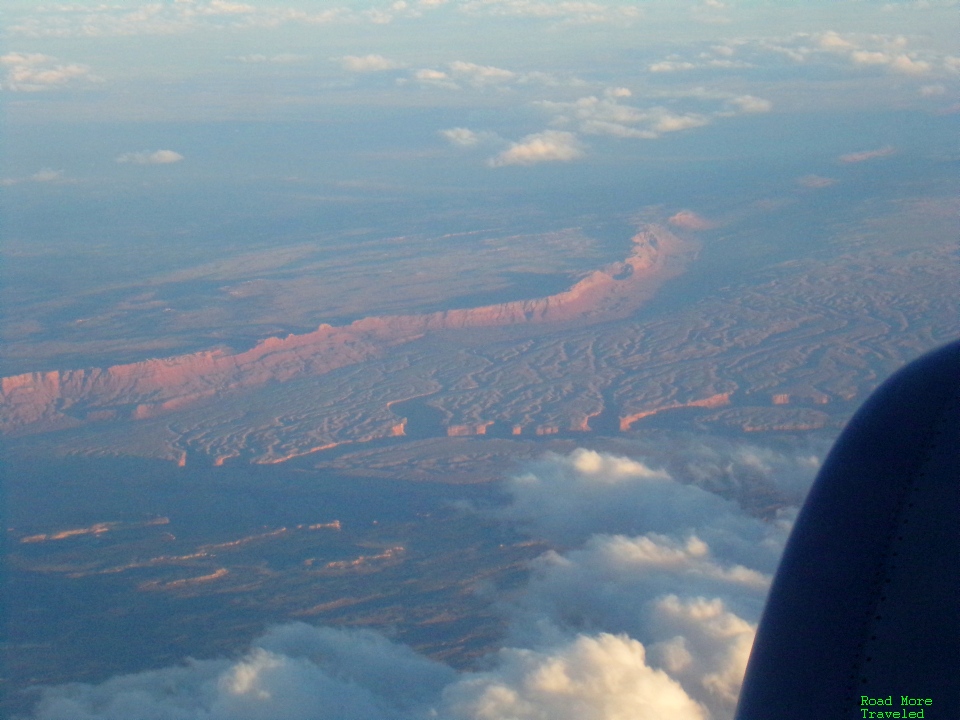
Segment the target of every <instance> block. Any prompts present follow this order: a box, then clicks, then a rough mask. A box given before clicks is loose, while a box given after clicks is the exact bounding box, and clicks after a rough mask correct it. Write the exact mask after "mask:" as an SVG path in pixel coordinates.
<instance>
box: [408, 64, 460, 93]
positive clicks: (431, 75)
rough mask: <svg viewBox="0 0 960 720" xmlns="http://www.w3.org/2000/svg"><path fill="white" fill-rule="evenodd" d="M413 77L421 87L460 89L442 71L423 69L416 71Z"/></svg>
mask: <svg viewBox="0 0 960 720" xmlns="http://www.w3.org/2000/svg"><path fill="white" fill-rule="evenodd" d="M413 77H414V79H415V80H416V81H417V82H418V83H420V84H421V85H425V86H432V87H438V88H446V89H448V90H459V89H460V86H459V85H457V83H455V82H454V81H453V79H452V78H451V77H450V76H449V75H448V74H447V73H445V72H443V70H433V69H431V68H424V69H422V70H417V71H416V72H415V73H414V74H413Z"/></svg>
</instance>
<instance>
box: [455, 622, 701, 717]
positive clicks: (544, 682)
mask: <svg viewBox="0 0 960 720" xmlns="http://www.w3.org/2000/svg"><path fill="white" fill-rule="evenodd" d="M498 660H499V667H498V668H497V670H496V671H494V672H489V673H481V674H478V675H475V676H473V677H470V678H468V679H464V680H462V681H460V682H459V683H457V684H456V685H453V686H452V687H450V688H448V689H447V691H446V692H445V693H444V699H445V701H446V703H447V706H448V708H449V710H450V712H451V715H452V717H454V718H463V719H464V720H466V719H467V718H469V719H471V720H503V719H504V718H511V719H512V720H543V719H544V718H550V719H551V720H608V719H609V718H647V719H649V720H708V718H709V715H708V713H707V712H706V710H705V709H704V708H703V707H701V706H700V705H699V704H698V703H696V702H695V701H693V700H692V699H691V698H690V697H689V696H688V695H687V694H686V692H684V690H683V688H682V687H680V685H679V684H678V683H677V682H676V681H675V680H673V679H672V678H670V676H669V675H667V674H666V673H665V672H663V671H662V670H657V669H655V668H651V667H650V666H649V665H648V664H647V662H646V652H645V649H644V647H643V645H642V644H640V643H639V642H637V641H636V640H633V639H631V638H629V637H626V636H624V635H610V634H606V633H601V634H599V635H597V636H595V637H588V636H583V635H581V636H579V637H577V638H576V639H574V640H573V641H571V642H570V643H569V644H567V645H565V646H562V647H559V648H557V649H555V650H553V651H552V652H537V651H534V650H518V649H513V648H511V649H507V650H503V651H501V653H500V656H499V658H498Z"/></svg>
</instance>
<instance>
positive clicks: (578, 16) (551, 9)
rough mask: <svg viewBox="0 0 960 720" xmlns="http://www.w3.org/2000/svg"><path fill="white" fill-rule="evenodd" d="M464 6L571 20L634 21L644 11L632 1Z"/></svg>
mask: <svg viewBox="0 0 960 720" xmlns="http://www.w3.org/2000/svg"><path fill="white" fill-rule="evenodd" d="M460 8H461V10H463V11H464V12H467V13H470V14H472V15H488V16H489V15H492V16H509V17H526V18H538V19H542V20H557V21H560V22H562V23H569V24H586V23H610V22H620V23H623V22H630V21H632V20H635V19H637V18H639V17H641V16H642V15H643V12H642V11H641V10H640V8H638V7H636V6H635V5H632V4H621V5H609V4H605V3H598V2H584V1H582V0H572V1H570V0H567V1H561V2H545V1H543V0H464V2H462V3H461V4H460Z"/></svg>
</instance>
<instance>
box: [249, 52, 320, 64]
mask: <svg viewBox="0 0 960 720" xmlns="http://www.w3.org/2000/svg"><path fill="white" fill-rule="evenodd" d="M236 59H237V60H239V61H240V62H242V63H251V64H261V63H268V64H272V65H293V64H295V63H302V62H305V61H307V60H309V59H310V56H309V55H297V54H296V53H277V54H276V55H261V54H256V53H255V54H253V55H241V56H239V57H238V58H236Z"/></svg>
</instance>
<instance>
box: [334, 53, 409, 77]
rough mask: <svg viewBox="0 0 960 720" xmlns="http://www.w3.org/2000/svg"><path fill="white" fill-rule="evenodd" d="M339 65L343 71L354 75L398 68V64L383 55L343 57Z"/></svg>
mask: <svg viewBox="0 0 960 720" xmlns="http://www.w3.org/2000/svg"><path fill="white" fill-rule="evenodd" d="M340 65H341V67H343V69H344V70H349V71H350V72H356V73H367V72H380V71H383V70H395V69H397V68H398V67H400V64H399V63H398V62H396V61H394V60H390V59H389V58H385V57H384V56H383V55H362V56H361V55H344V56H343V57H342V58H340Z"/></svg>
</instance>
